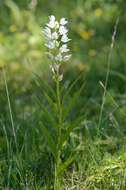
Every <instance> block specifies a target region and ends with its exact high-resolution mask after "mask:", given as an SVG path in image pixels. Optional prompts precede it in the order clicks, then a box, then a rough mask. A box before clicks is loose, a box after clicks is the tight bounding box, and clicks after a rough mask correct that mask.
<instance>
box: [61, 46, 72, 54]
mask: <svg viewBox="0 0 126 190" xmlns="http://www.w3.org/2000/svg"><path fill="white" fill-rule="evenodd" d="M68 51H70V50H69V49H68V48H67V44H63V45H62V46H61V47H60V52H61V53H66V52H68Z"/></svg>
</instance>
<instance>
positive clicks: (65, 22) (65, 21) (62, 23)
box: [60, 18, 68, 25]
mask: <svg viewBox="0 0 126 190" xmlns="http://www.w3.org/2000/svg"><path fill="white" fill-rule="evenodd" d="M67 23H68V21H67V20H66V19H65V18H61V19H60V24H61V25H66V24H67Z"/></svg>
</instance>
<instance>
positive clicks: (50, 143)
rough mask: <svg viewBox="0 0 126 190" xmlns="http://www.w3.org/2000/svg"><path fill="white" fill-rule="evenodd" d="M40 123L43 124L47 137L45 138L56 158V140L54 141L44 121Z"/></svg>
mask: <svg viewBox="0 0 126 190" xmlns="http://www.w3.org/2000/svg"><path fill="white" fill-rule="evenodd" d="M40 124H41V126H42V131H43V136H44V137H45V140H46V141H47V143H48V146H49V148H50V151H51V153H52V154H53V156H54V158H55V159H56V157H57V151H56V142H55V141H54V139H53V137H52V135H51V133H50V131H49V130H48V128H47V127H46V126H45V125H44V124H43V123H42V122H41V123H40Z"/></svg>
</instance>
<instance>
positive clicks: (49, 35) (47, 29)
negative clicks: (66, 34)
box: [43, 27, 51, 39]
mask: <svg viewBox="0 0 126 190" xmlns="http://www.w3.org/2000/svg"><path fill="white" fill-rule="evenodd" d="M43 33H44V35H45V37H46V38H49V39H51V29H50V28H48V27H45V29H44V30H43Z"/></svg>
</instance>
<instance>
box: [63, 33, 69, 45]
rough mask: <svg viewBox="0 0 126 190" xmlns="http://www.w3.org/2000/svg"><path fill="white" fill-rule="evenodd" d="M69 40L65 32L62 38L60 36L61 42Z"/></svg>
mask: <svg viewBox="0 0 126 190" xmlns="http://www.w3.org/2000/svg"><path fill="white" fill-rule="evenodd" d="M69 41H70V39H69V38H68V36H67V35H66V34H64V35H63V36H62V38H61V42H64V43H67V42H69Z"/></svg>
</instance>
